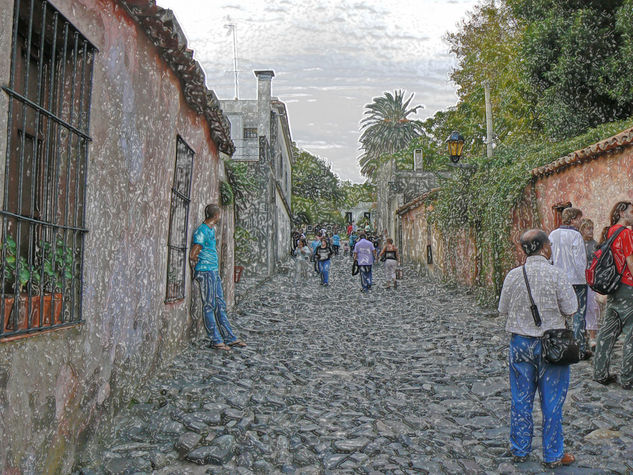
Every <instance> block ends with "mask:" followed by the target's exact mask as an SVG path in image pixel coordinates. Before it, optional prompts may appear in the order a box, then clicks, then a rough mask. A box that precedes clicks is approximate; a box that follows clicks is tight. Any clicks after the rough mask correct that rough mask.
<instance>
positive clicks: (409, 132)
mask: <svg viewBox="0 0 633 475" xmlns="http://www.w3.org/2000/svg"><path fill="white" fill-rule="evenodd" d="M404 94H405V93H404V91H401V90H398V91H395V92H394V93H393V94H391V93H390V92H385V95H384V96H382V97H374V99H373V102H372V103H371V104H367V105H366V106H365V117H364V118H363V120H361V122H360V123H361V130H362V134H361V136H360V143H361V149H362V150H363V154H362V155H361V156H360V158H359V164H360V166H361V173H362V174H363V175H365V176H371V175H373V174H374V172H375V171H376V169H377V168H378V166H379V165H380V163H381V157H382V156H383V155H387V154H393V153H395V152H398V151H400V150H402V149H404V148H405V147H407V146H408V145H409V143H410V142H411V140H413V139H414V138H415V137H417V136H418V135H420V133H421V132H422V123H421V122H420V121H418V120H409V119H408V118H407V117H408V116H409V115H411V114H415V113H416V112H417V111H418V109H421V108H422V106H421V105H420V106H415V107H412V108H411V109H409V108H408V107H409V104H410V103H411V100H412V99H413V95H414V94H413V93H411V95H410V96H409V98H408V99H406V100H405V99H404Z"/></svg>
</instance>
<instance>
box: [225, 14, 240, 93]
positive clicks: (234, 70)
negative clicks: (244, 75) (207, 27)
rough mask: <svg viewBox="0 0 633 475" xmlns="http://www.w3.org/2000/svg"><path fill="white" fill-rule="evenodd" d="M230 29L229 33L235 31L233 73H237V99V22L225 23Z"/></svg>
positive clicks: (236, 89) (236, 86) (236, 87)
mask: <svg viewBox="0 0 633 475" xmlns="http://www.w3.org/2000/svg"><path fill="white" fill-rule="evenodd" d="M224 26H225V27H226V28H228V29H229V33H233V74H234V75H235V100H237V99H238V92H237V91H238V84H237V25H236V24H235V23H229V24H228V25H224Z"/></svg>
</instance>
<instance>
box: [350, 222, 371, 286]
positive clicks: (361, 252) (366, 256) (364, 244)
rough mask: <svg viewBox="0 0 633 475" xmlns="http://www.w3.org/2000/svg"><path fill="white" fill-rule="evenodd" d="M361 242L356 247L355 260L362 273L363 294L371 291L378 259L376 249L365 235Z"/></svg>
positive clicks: (361, 236)
mask: <svg viewBox="0 0 633 475" xmlns="http://www.w3.org/2000/svg"><path fill="white" fill-rule="evenodd" d="M359 237H360V240H359V241H358V242H357V243H356V245H355V246H354V260H355V261H357V262H358V269H359V271H360V272H359V273H360V285H361V289H360V291H361V292H367V291H369V290H371V285H372V265H373V264H374V260H375V259H376V249H375V248H374V245H373V244H372V243H371V242H370V241H368V240H367V235H366V234H365V233H361V234H360V236H359Z"/></svg>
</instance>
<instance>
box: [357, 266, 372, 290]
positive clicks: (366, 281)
mask: <svg viewBox="0 0 633 475" xmlns="http://www.w3.org/2000/svg"><path fill="white" fill-rule="evenodd" d="M358 270H359V271H360V272H359V274H360V285H361V287H362V290H369V289H371V266H358Z"/></svg>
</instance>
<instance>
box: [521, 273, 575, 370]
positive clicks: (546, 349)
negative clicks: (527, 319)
mask: <svg viewBox="0 0 633 475" xmlns="http://www.w3.org/2000/svg"><path fill="white" fill-rule="evenodd" d="M523 277H524V279H525V285H526V287H527V291H528V296H529V297H530V311H531V312H532V318H534V325H536V326H537V327H540V326H541V324H542V321H541V315H540V314H539V312H538V307H537V306H536V304H535V303H534V299H533V298H532V291H531V290H530V283H529V282H528V278H527V272H525V266H523ZM565 327H567V321H565ZM541 344H542V346H543V358H545V360H546V361H547V362H548V363H549V364H553V365H570V364H574V363H578V362H579V361H580V348H579V347H578V343H576V340H575V339H574V332H572V331H571V330H570V329H568V328H557V329H554V330H546V331H545V332H544V333H543V336H542V337H541Z"/></svg>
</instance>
